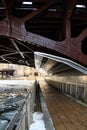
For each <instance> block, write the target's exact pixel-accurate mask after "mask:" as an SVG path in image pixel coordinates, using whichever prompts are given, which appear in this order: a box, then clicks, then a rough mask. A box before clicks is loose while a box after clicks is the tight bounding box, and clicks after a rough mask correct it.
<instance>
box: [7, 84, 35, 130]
mask: <svg viewBox="0 0 87 130" xmlns="http://www.w3.org/2000/svg"><path fill="white" fill-rule="evenodd" d="M35 84H36V83H34V85H33V87H32V88H31V89H30V91H29V93H28V95H27V97H26V98H25V100H24V101H23V103H22V104H21V105H20V107H19V108H18V109H17V111H16V113H15V115H14V117H13V118H12V120H11V121H10V122H9V124H8V126H7V127H6V129H5V130H29V127H30V124H31V123H32V122H33V111H34V105H35V91H36V85H35Z"/></svg>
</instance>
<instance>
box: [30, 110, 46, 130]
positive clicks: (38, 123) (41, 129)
mask: <svg viewBox="0 0 87 130" xmlns="http://www.w3.org/2000/svg"><path fill="white" fill-rule="evenodd" d="M33 121H34V123H33V124H31V126H30V129H29V130H46V128H45V124H44V120H43V114H42V113H40V112H34V114H33Z"/></svg>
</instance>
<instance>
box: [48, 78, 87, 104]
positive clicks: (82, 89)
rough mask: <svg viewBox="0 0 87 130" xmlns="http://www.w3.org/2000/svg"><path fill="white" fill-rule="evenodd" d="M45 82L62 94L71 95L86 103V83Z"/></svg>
mask: <svg viewBox="0 0 87 130" xmlns="http://www.w3.org/2000/svg"><path fill="white" fill-rule="evenodd" d="M46 82H47V83H48V84H49V85H51V86H53V87H55V88H57V89H58V90H59V91H61V92H62V93H65V94H68V95H71V96H72V97H75V98H77V99H79V100H81V101H83V102H85V103H87V84H86V83H70V82H60V81H53V80H48V79H47V80H46Z"/></svg>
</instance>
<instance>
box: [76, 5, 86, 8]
mask: <svg viewBox="0 0 87 130" xmlns="http://www.w3.org/2000/svg"><path fill="white" fill-rule="evenodd" d="M76 7H77V8H86V6H85V5H76Z"/></svg>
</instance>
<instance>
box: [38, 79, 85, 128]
mask: <svg viewBox="0 0 87 130" xmlns="http://www.w3.org/2000/svg"><path fill="white" fill-rule="evenodd" d="M39 83H40V88H41V91H42V93H43V96H44V98H45V101H46V104H47V107H48V110H49V112H50V115H51V117H52V120H53V123H54V126H55V129H56V130H87V107H84V106H82V105H80V104H78V103H76V102H75V101H74V100H72V99H70V98H68V97H66V96H65V95H63V94H61V93H60V92H59V91H58V90H56V89H55V88H51V87H50V86H48V85H47V84H46V82H45V81H39Z"/></svg>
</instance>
